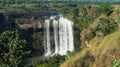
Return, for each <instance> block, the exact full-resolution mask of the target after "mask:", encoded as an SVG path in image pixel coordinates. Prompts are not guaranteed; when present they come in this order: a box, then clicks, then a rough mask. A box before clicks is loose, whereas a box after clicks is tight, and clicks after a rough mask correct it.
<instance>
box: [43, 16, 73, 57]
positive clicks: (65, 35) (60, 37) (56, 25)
mask: <svg viewBox="0 0 120 67" xmlns="http://www.w3.org/2000/svg"><path fill="white" fill-rule="evenodd" d="M55 18H56V16H51V17H50V19H48V20H45V22H44V49H45V56H50V55H52V56H53V55H55V54H60V55H65V54H66V53H67V51H73V50H74V44H73V43H74V42H73V28H72V26H73V22H72V21H70V20H68V19H66V18H63V17H62V16H59V19H58V20H56V19H55ZM50 21H52V22H51V24H53V35H54V45H55V48H54V51H51V44H50Z"/></svg>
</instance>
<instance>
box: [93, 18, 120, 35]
mask: <svg viewBox="0 0 120 67" xmlns="http://www.w3.org/2000/svg"><path fill="white" fill-rule="evenodd" d="M117 28H118V24H117V23H116V22H115V21H113V20H112V19H105V18H101V19H100V21H99V23H98V25H97V26H96V27H95V30H96V31H100V32H102V33H103V34H104V35H107V34H109V33H112V32H114V31H116V30H117Z"/></svg>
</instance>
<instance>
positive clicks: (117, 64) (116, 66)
mask: <svg viewBox="0 0 120 67" xmlns="http://www.w3.org/2000/svg"><path fill="white" fill-rule="evenodd" d="M111 65H112V67H120V60H118V61H116V60H114V61H112V62H111Z"/></svg>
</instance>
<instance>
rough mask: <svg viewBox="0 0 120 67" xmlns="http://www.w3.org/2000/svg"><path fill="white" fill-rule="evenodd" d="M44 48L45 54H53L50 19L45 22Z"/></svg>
mask: <svg viewBox="0 0 120 67" xmlns="http://www.w3.org/2000/svg"><path fill="white" fill-rule="evenodd" d="M44 28H45V31H44V48H45V56H48V55H50V54H51V46H50V20H45V23H44Z"/></svg>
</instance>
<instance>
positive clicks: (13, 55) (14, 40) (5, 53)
mask: <svg viewBox="0 0 120 67" xmlns="http://www.w3.org/2000/svg"><path fill="white" fill-rule="evenodd" d="M26 43H27V42H26V41H25V40H20V38H19V35H18V32H17V31H5V32H3V33H1V34H0V67H18V65H19V64H20V63H21V62H22V60H23V59H24V58H25V56H27V55H28V54H29V53H30V51H28V50H26V49H25V47H26Z"/></svg>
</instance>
